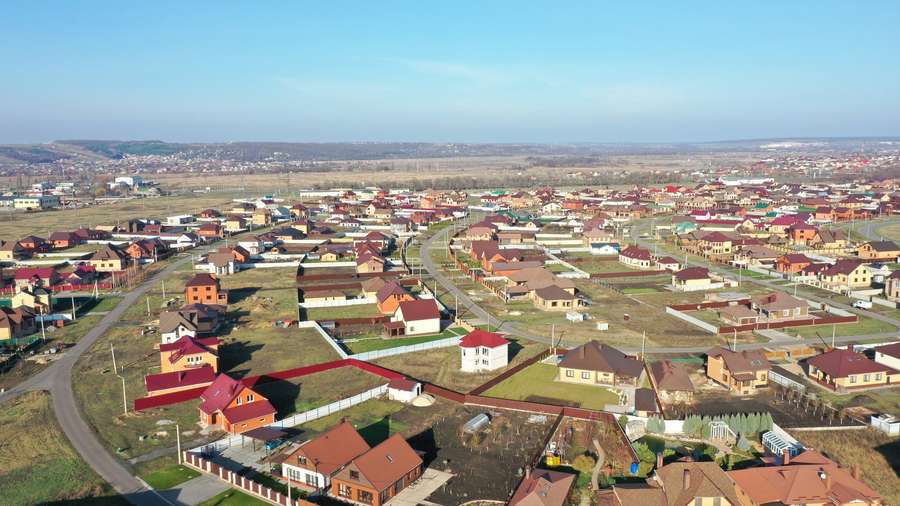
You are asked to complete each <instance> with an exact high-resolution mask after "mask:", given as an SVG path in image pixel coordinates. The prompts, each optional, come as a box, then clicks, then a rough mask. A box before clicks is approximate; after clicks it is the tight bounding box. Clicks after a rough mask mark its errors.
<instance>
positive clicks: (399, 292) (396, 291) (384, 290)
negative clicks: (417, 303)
mask: <svg viewBox="0 0 900 506" xmlns="http://www.w3.org/2000/svg"><path fill="white" fill-rule="evenodd" d="M403 295H407V293H406V290H404V289H403V287H402V286H400V284H399V283H397V281H395V280H393V279H392V280H390V281H388V282H386V283H385V284H384V285H382V286H381V288H379V289H378V291H377V292H375V299H377V300H378V302H384V301H386V300H388V299H389V298H391V297H392V296H398V297H400V296H403Z"/></svg>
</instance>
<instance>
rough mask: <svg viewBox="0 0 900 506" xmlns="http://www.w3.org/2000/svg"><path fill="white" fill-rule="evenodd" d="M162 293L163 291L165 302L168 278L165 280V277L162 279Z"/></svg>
mask: <svg viewBox="0 0 900 506" xmlns="http://www.w3.org/2000/svg"><path fill="white" fill-rule="evenodd" d="M162 293H163V294H162V295H163V302H165V300H166V280H165V279H164V280H162Z"/></svg>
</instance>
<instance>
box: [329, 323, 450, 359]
mask: <svg viewBox="0 0 900 506" xmlns="http://www.w3.org/2000/svg"><path fill="white" fill-rule="evenodd" d="M464 335H466V331H465V330H464V329H462V328H459V327H457V328H448V329H444V331H443V332H441V333H440V334H432V335H427V336H412V337H392V338H382V337H367V338H364V339H360V340H359V341H354V342H349V343H347V342H345V343H343V345H344V347H345V348H347V349H348V350H349V351H350V353H364V352H367V351H375V350H387V349H390V348H397V347H400V346H409V345H412V344H421V343H429V342H431V341H438V340H440V339H446V338H448V337H454V336H464Z"/></svg>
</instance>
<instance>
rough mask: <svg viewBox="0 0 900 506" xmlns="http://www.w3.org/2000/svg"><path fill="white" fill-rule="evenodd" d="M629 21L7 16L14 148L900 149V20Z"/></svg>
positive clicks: (140, 8)
mask: <svg viewBox="0 0 900 506" xmlns="http://www.w3.org/2000/svg"><path fill="white" fill-rule="evenodd" d="M634 3H638V2H616V3H611V2H610V3H601V2H570V3H565V2H546V3H542V2H511V1H510V2H506V1H489V2H484V1H482V2H470V3H468V2H462V1H454V2H421V1H419V2H391V1H384V2H371V1H365V2H363V1H359V2H338V1H334V2H267V1H258V2H246V3H239V2H227V1H219V2H200V1H190V2H184V1H178V2H175V1H173V2H163V1H154V2H95V1H79V2H63V1H53V2H50V1H48V2H37V1H31V0H21V1H19V0H12V1H8V2H4V3H3V9H2V15H0V33H2V34H3V43H2V44H0V57H2V61H3V67H4V69H5V72H4V75H3V76H2V78H0V142H7V143H10V142H44V141H49V140H53V139H61V138H108V139H151V138H152V139H163V140H169V141H237V140H273V141H437V142H444V141H447V142H451V141H452V142H554V143H560V142H656V141H665V142H668V141H704V140H723V139H741V138H761V137H786V136H878V135H900V65H898V64H897V61H898V60H897V58H898V56H897V54H898V50H900V31H898V30H897V28H896V27H897V26H898V23H897V21H900V2H896V1H892V2H887V1H885V2H877V1H868V2H865V3H861V4H856V3H855V2H846V1H844V2H828V1H815V2H813V1H799V0H798V1H790V2H784V1H779V2H775V1H772V2H740V4H741V5H738V4H739V2H722V1H718V2H654V3H640V5H637V6H635V5H630V4H634ZM525 4H527V5H525ZM860 6H864V8H861V7H860Z"/></svg>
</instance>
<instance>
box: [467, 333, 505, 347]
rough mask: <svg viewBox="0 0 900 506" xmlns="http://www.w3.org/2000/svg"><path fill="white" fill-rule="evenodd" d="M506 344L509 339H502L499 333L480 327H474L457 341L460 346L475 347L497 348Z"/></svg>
mask: <svg viewBox="0 0 900 506" xmlns="http://www.w3.org/2000/svg"><path fill="white" fill-rule="evenodd" d="M506 344H509V341H507V340H506V339H504V338H503V336H501V335H500V334H497V333H495V332H488V331H486V330H481V329H475V330H473V331H472V332H469V333H468V334H466V335H465V337H463V338H462V340H461V341H460V342H459V345H460V347H462V348H477V347H479V346H484V347H486V348H497V347H500V346H504V345H506Z"/></svg>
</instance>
